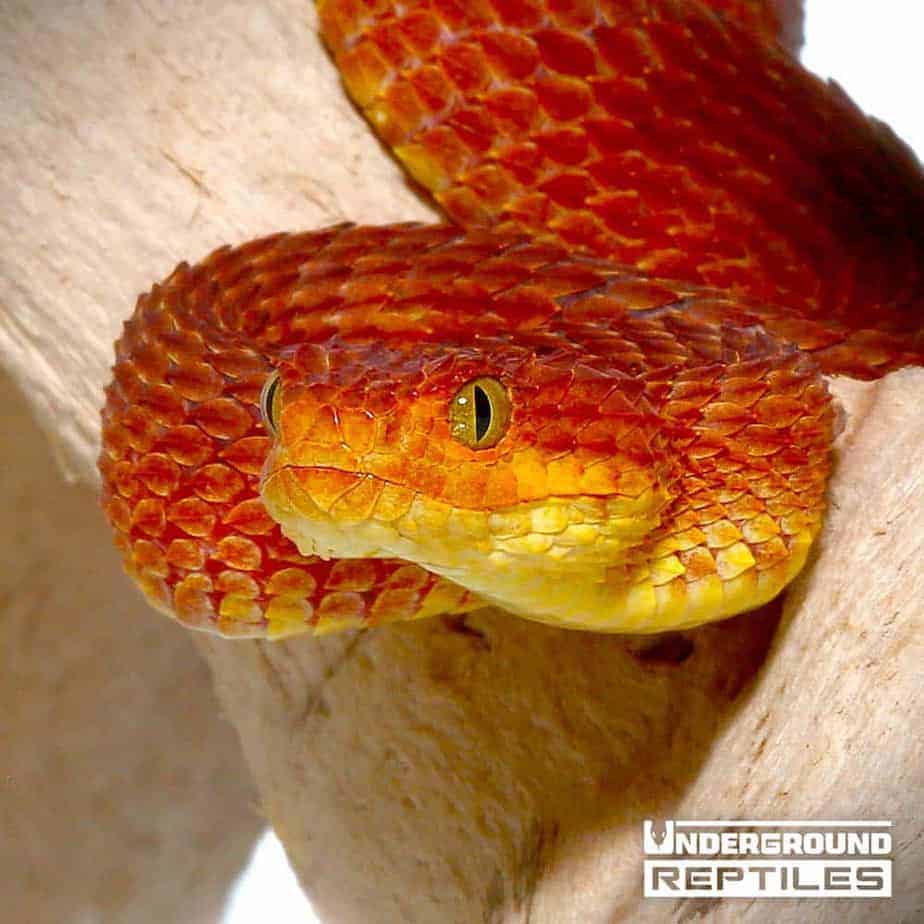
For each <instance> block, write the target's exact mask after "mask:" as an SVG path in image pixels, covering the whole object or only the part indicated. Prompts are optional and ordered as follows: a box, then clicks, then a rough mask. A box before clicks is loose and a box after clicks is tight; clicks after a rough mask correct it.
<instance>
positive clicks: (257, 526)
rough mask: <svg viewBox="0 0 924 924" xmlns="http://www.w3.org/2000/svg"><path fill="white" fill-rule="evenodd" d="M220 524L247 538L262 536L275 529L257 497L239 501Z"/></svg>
mask: <svg viewBox="0 0 924 924" xmlns="http://www.w3.org/2000/svg"><path fill="white" fill-rule="evenodd" d="M222 523H224V524H225V525H226V526H230V527H232V528H233V529H236V530H239V531H240V532H242V533H244V534H245V535H248V536H264V535H266V534H267V533H269V532H272V531H273V529H275V527H276V523H275V522H274V521H273V519H272V518H271V517H270V516H269V514H267V512H266V508H265V507H264V506H263V501H262V500H260V498H258V497H255V498H251V499H249V500H245V501H241V503H239V504H237V505H236V506H235V507H232V508H231V510H229V511H228V512H227V513H226V514H225V515H224V517H223V518H222Z"/></svg>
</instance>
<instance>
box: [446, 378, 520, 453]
mask: <svg viewBox="0 0 924 924" xmlns="http://www.w3.org/2000/svg"><path fill="white" fill-rule="evenodd" d="M509 423H510V395H508V394H507V389H506V388H504V386H503V385H501V383H500V382H498V380H497V379H491V378H480V379H472V381H471V382H466V384H465V385H463V386H462V387H461V388H460V389H459V390H458V391H457V392H456V394H455V396H454V397H453V399H452V402H451V403H450V405H449V432H450V433H451V435H452V438H453V439H454V440H457V441H458V442H460V443H462V445H463V446H468V448H469V449H489V448H490V447H491V446H495V445H497V443H498V441H499V440H500V438H501V437H502V436H503V435H504V434H505V433H506V432H507V424H509Z"/></svg>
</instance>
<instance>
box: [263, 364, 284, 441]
mask: <svg viewBox="0 0 924 924" xmlns="http://www.w3.org/2000/svg"><path fill="white" fill-rule="evenodd" d="M279 382H280V376H279V373H278V372H274V373H273V374H272V375H271V376H270V377H269V378H268V379H267V380H266V381H265V382H264V383H263V391H261V392H260V413H261V414H262V415H263V424H264V426H265V427H266V429H267V430H268V431H269V432H270V433H271V434H272V435H273V436H279V427H278V426H277V420H278V418H277V414H276V404H275V402H276V398H277V396H278V395H279Z"/></svg>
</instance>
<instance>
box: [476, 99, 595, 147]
mask: <svg viewBox="0 0 924 924" xmlns="http://www.w3.org/2000/svg"><path fill="white" fill-rule="evenodd" d="M541 95H542V91H540V89H539V88H538V87H537V92H535V93H534V92H532V91H531V90H529V89H528V88H526V87H505V88H502V89H499V90H494V91H492V92H489V93H486V94H485V96H484V99H483V105H484V107H485V109H486V110H487V112H488V113H489V115H490V116H491V117H492V118H493V119H495V120H496V121H497V122H498V123H499V124H498V126H497V130H498V133H501V134H504V135H507V134H511V135H513V136H514V137H522V136H525V135H527V134H528V132H529V131H530V129H531V128H532V126H533V122H534V121H535V119H536V116H537V114H538V108H539V98H540V97H541ZM545 95H546V96H547V97H548V98H549V104H550V105H554V104H555V101H556V100H557V99H558V98H559V97H561V96H564V93H563V92H560V93H559V95H558V97H556V96H555V95H554V93H553V92H552V90H551V89H549V90H548V91H546V93H545ZM586 95H587V96H588V97H589V94H586ZM587 103H588V105H589V98H588V100H587ZM566 105H567V102H566V100H564V99H562V100H561V101H560V107H561V108H565V106H566Z"/></svg>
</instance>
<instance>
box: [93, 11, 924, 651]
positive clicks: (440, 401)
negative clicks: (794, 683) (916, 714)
mask: <svg viewBox="0 0 924 924" xmlns="http://www.w3.org/2000/svg"><path fill="white" fill-rule="evenodd" d="M779 8H780V5H779V4H775V3H773V2H771V0H752V2H747V0H711V2H708V3H706V2H694V0H689V2H682V0H594V2H591V0H404V2H397V0H395V2H385V0H322V2H321V3H319V14H320V21H321V29H322V34H323V38H324V40H325V42H326V43H327V45H328V47H329V49H330V51H331V53H332V55H333V57H334V59H335V61H336V63H337V65H338V67H339V69H340V72H341V74H342V77H343V80H344V82H345V84H346V87H347V90H348V91H349V93H350V95H351V96H352V97H353V99H354V100H355V102H356V103H357V105H359V106H360V107H361V108H362V110H363V112H364V113H365V115H366V116H367V118H368V120H369V121H370V122H371V124H372V125H373V126H374V127H375V129H376V131H377V132H378V133H379V135H380V136H381V138H382V139H383V140H384V141H385V142H386V144H388V145H389V147H390V148H391V149H392V150H393V152H394V153H395V155H396V156H397V157H398V158H399V159H400V160H401V161H402V163H403V164H404V165H405V166H406V168H407V170H408V171H409V173H410V174H411V176H412V177H413V178H414V179H415V180H416V181H417V182H418V183H420V184H422V185H423V186H424V187H426V188H427V189H428V190H429V191H430V192H431V193H432V195H433V197H434V198H435V200H436V201H437V202H438V203H439V204H440V206H441V207H442V208H443V210H444V211H445V213H446V215H447V216H448V218H449V219H450V220H451V222H452V224H445V225H440V226H431V227H427V226H422V225H395V226H389V227H354V226H350V225H340V226H337V227H334V228H328V229H326V230H322V231H314V232H306V233H300V234H279V235H274V236H272V237H269V238H265V239H262V240H257V241H252V242H250V243H247V244H244V245H243V246H239V247H235V248H229V247H223V248H220V249H219V250H217V251H215V252H214V253H213V254H211V255H210V256H209V257H207V258H206V259H205V260H203V261H202V262H201V263H198V264H196V265H195V266H189V265H188V264H186V263H183V264H181V265H180V266H179V267H177V269H176V270H175V271H174V272H173V273H172V274H171V275H170V276H169V277H168V278H167V279H166V280H165V281H164V282H162V283H160V284H158V285H155V286H154V287H153V288H152V289H151V291H150V292H148V293H147V294H144V295H142V296H141V297H140V298H139V299H138V303H137V306H136V308H135V312H134V314H133V316H132V317H131V319H130V320H129V321H128V322H127V323H126V324H125V327H124V331H123V334H122V337H121V339H120V340H119V341H118V343H117V345H116V362H115V366H114V374H113V381H112V384H111V385H110V386H109V388H108V390H107V392H106V405H105V408H104V410H103V427H102V442H103V449H102V453H101V456H100V470H101V473H102V478H103V505H104V508H105V511H106V514H107V516H108V518H109V520H110V522H111V524H112V526H113V529H114V533H115V538H116V543H117V545H118V547H119V548H120V549H121V551H122V554H123V556H124V561H125V565H126V568H127V570H128V572H129V574H131V576H132V577H133V578H134V579H135V580H136V581H137V582H138V584H139V585H140V586H141V588H142V589H143V590H144V592H145V594H146V595H147V596H148V598H149V599H150V600H151V601H152V602H153V603H154V604H155V605H156V606H157V607H158V608H160V609H162V610H164V611H165V612H167V613H169V614H171V615H172V616H174V617H175V618H176V619H178V620H180V621H181V622H183V623H185V624H186V625H189V626H192V627H194V628H199V629H207V630H210V631H212V632H218V633H221V634H223V635H229V636H242V635H244V636H248V635H249V636H260V635H268V636H273V637H279V636H284V635H290V634H293V633H297V632H301V631H304V630H313V631H315V632H322V631H329V630H332V629H337V628H341V627H344V626H370V625H375V624H379V623H383V622H388V621H392V620H398V619H409V618H417V617H421V616H426V615H431V614H437V613H450V612H461V611H465V610H469V609H472V608H474V607H477V606H482V605H485V604H488V603H492V604H497V605H499V606H501V607H503V608H505V609H507V610H509V611H511V612H514V613H518V614H520V615H523V616H527V617H529V618H533V619H539V620H543V621H548V622H552V623H555V624H558V625H567V626H575V627H579V628H587V629H596V630H605V631H620V632H633V633H635V632H656V631H661V630H665V629H673V628H684V627H689V626H693V625H696V624H699V623H702V622H706V621H709V620H714V619H719V618H723V617H725V616H729V615H731V614H733V613H738V612H741V611H743V610H747V609H750V608H753V607H755V606H757V605H759V604H760V603H763V602H765V601H766V600H769V599H770V598H772V597H774V596H775V595H776V594H778V593H779V592H780V591H781V590H782V589H783V588H784V587H785V586H786V584H787V583H788V582H789V581H790V580H791V579H792V578H793V576H794V575H795V574H796V573H797V572H798V571H799V569H800V568H801V567H802V566H803V564H804V562H805V560H806V554H807V551H808V548H809V546H810V544H811V542H812V541H813V539H814V537H815V536H816V535H817V533H818V531H819V529H820V526H821V521H822V516H823V510H824V492H825V483H826V478H827V476H828V473H829V468H830V443H831V439H832V421H833V416H834V415H833V412H832V404H831V398H830V396H829V393H828V390H827V387H826V383H825V379H824V375H825V374H848V375H852V376H857V377H861V378H874V377H876V376H879V375H882V374H885V373H886V372H889V371H891V370H893V369H896V368H899V367H900V366H903V365H908V364H922V363H924V332H922V331H924V326H922V318H924V311H922V306H924V232H922V228H924V223H922V216H924V192H922V190H924V184H922V182H921V179H922V177H921V168H920V165H919V164H918V163H917V161H916V160H915V158H914V157H913V155H911V153H910V152H909V151H908V149H907V148H905V147H904V146H903V145H902V144H901V142H899V141H898V140H897V139H896V138H895V136H894V135H892V134H891V132H890V131H889V130H888V129H887V128H886V127H885V126H883V125H882V124H881V123H878V122H875V121H874V120H871V119H869V118H867V117H866V116H864V115H863V114H862V113H860V112H859V111H858V110H857V108H856V107H855V106H854V105H853V104H852V103H851V102H850V101H849V100H848V99H847V97H846V96H845V95H844V94H843V93H842V92H841V91H840V90H839V89H838V88H837V87H836V86H834V85H832V84H826V83H823V82H822V81H820V80H818V79H817V78H815V77H814V76H812V75H810V74H809V73H807V72H806V71H805V70H804V69H803V68H802V67H801V66H800V65H799V64H798V62H797V61H796V60H795V58H794V57H793V56H792V55H791V54H790V53H789V52H788V51H786V50H785V49H784V48H783V47H782V46H781V45H780V44H779V43H778V42H777V37H778V36H781V35H784V34H786V30H787V29H789V28H790V27H791V25H792V23H791V22H789V21H787V20H786V18H785V17H783V16H782V15H781V14H778V9H779Z"/></svg>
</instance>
